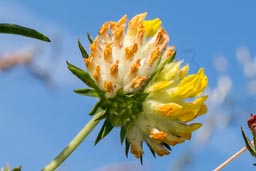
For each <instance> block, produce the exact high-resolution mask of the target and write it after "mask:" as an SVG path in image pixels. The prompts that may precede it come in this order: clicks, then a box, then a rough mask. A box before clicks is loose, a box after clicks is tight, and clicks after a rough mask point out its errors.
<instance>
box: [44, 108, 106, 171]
mask: <svg viewBox="0 0 256 171" xmlns="http://www.w3.org/2000/svg"><path fill="white" fill-rule="evenodd" d="M103 113H104V112H103V111H99V112H98V113H96V114H95V115H94V117H93V118H92V119H91V120H90V121H89V122H88V123H87V124H86V125H85V126H84V128H83V129H82V130H81V131H80V132H79V133H78V134H77V135H76V136H75V137H74V138H73V140H72V141H70V143H69V144H68V145H67V146H66V148H65V149H64V150H63V151H62V152H61V153H60V154H59V155H58V156H57V157H56V158H55V159H54V160H52V161H51V162H50V163H49V164H48V165H47V166H45V167H44V168H43V169H42V171H54V170H55V169H56V168H57V167H58V166H59V165H60V164H61V163H63V162H64V160H65V159H66V158H67V157H68V156H69V155H70V154H71V153H72V152H73V151H74V150H75V149H76V148H77V147H78V146H79V145H80V144H81V143H82V142H83V140H84V139H85V138H86V137H87V135H88V134H89V133H90V132H91V131H92V130H93V129H94V128H95V126H96V125H97V124H98V123H99V121H100V120H98V118H100V117H101V116H102V114H103Z"/></svg>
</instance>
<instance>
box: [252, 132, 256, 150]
mask: <svg viewBox="0 0 256 171" xmlns="http://www.w3.org/2000/svg"><path fill="white" fill-rule="evenodd" d="M252 134H253V144H254V151H255V152H256V129H254V130H253V132H252Z"/></svg>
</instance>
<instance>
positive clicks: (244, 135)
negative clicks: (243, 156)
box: [241, 127, 256, 157]
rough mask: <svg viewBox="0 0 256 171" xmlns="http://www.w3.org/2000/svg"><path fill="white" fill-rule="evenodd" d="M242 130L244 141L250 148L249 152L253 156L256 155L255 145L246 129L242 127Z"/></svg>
mask: <svg viewBox="0 0 256 171" xmlns="http://www.w3.org/2000/svg"><path fill="white" fill-rule="evenodd" d="M241 131H242V135H243V138H244V142H245V145H246V147H247V149H248V150H249V152H250V153H251V155H252V156H254V157H256V151H255V150H254V147H253V145H252V144H251V142H250V140H249V138H248V137H247V136H246V134H245V132H244V129H243V128H242V127H241Z"/></svg>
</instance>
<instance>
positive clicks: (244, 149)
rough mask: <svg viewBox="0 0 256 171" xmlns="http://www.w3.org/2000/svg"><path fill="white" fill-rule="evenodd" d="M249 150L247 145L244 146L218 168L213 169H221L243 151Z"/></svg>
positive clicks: (218, 170)
mask: <svg viewBox="0 0 256 171" xmlns="http://www.w3.org/2000/svg"><path fill="white" fill-rule="evenodd" d="M246 150H247V148H246V147H243V148H242V149H241V150H239V151H238V152H236V153H235V154H234V155H233V156H231V157H230V158H229V159H227V160H226V161H225V162H223V163H222V164H221V165H219V166H218V167H217V168H216V169H214V170H213V171H220V170H221V169H223V168H224V167H225V166H226V165H228V164H229V163H230V162H232V161H233V160H234V159H236V158H237V157H238V156H240V155H241V154H242V153H243V152H245V151H246Z"/></svg>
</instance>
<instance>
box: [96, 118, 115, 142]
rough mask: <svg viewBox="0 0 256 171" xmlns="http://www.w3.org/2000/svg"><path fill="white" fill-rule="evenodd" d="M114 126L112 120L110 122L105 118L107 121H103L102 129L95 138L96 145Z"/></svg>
mask: <svg viewBox="0 0 256 171" xmlns="http://www.w3.org/2000/svg"><path fill="white" fill-rule="evenodd" d="M113 128H114V127H113V126H112V124H111V123H110V122H108V121H107V120H105V122H104V123H103V125H102V127H101V130H100V132H99V134H98V136H97V138H96V140H95V143H94V145H96V144H97V143H98V142H99V141H100V140H102V139H103V138H104V137H105V136H107V135H108V134H109V132H110V131H111V130H112V129H113Z"/></svg>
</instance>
